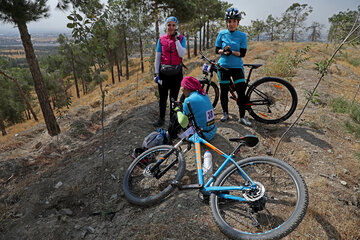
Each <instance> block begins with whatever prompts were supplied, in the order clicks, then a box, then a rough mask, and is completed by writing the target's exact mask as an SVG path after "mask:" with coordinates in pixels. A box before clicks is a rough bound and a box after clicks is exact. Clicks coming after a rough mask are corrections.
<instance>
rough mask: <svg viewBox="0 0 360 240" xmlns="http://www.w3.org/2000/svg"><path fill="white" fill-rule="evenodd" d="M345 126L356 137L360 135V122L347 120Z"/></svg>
mask: <svg viewBox="0 0 360 240" xmlns="http://www.w3.org/2000/svg"><path fill="white" fill-rule="evenodd" d="M345 128H346V130H348V131H349V132H350V133H353V134H355V136H356V137H360V124H357V123H354V122H351V121H349V120H347V121H346V122H345Z"/></svg>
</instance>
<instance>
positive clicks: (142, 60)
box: [139, 34, 144, 73]
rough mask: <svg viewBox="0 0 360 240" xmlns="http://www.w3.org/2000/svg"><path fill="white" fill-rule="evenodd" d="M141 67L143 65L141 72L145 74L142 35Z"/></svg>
mask: <svg viewBox="0 0 360 240" xmlns="http://www.w3.org/2000/svg"><path fill="white" fill-rule="evenodd" d="M139 40H140V65H141V72H142V73H144V56H143V43H142V36H141V34H140V39H139Z"/></svg>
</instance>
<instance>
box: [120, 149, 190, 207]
mask: <svg viewBox="0 0 360 240" xmlns="http://www.w3.org/2000/svg"><path fill="white" fill-rule="evenodd" d="M170 152H171V154H170V155H168V157H166V158H165V159H164V160H163V162H162V163H161V164H160V165H159V167H158V168H156V169H154V171H150V169H151V168H152V167H153V166H154V165H155V163H157V162H158V161H159V159H161V158H163V157H164V156H165V154H167V153H170ZM184 173H185V161H184V159H183V154H182V152H181V151H179V150H177V149H175V148H174V147H173V146H170V145H161V146H156V147H153V148H150V149H149V150H147V151H145V152H144V153H142V154H141V155H140V156H138V157H137V158H136V159H135V160H134V161H133V162H132V163H131V165H130V167H129V168H128V170H127V171H126V173H125V176H124V183H123V188H124V194H125V197H126V199H127V200H128V201H129V202H131V203H133V204H136V205H140V206H150V205H153V204H156V203H159V202H161V201H162V200H163V199H165V198H166V197H167V196H168V195H169V194H170V193H171V192H172V191H173V190H174V189H175V186H173V185H171V183H172V181H174V180H176V181H180V180H181V178H182V177H183V176H184Z"/></svg>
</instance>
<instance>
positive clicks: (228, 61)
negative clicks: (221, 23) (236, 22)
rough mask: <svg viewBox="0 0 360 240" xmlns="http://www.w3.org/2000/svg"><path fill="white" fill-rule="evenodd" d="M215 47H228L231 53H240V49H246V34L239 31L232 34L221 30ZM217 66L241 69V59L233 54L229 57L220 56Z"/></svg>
mask: <svg viewBox="0 0 360 240" xmlns="http://www.w3.org/2000/svg"><path fill="white" fill-rule="evenodd" d="M215 46H216V47H219V48H221V49H224V48H225V47H226V46H230V49H231V51H236V52H240V48H243V49H247V39H246V34H245V33H243V32H240V31H239V30H236V31H234V32H230V31H229V30H223V31H221V32H220V33H219V35H218V36H217V39H216V42H215ZM218 64H220V65H221V66H223V67H226V68H243V61H242V59H241V57H237V56H235V55H233V54H230V55H229V56H226V55H224V54H221V57H220V59H219V61H218Z"/></svg>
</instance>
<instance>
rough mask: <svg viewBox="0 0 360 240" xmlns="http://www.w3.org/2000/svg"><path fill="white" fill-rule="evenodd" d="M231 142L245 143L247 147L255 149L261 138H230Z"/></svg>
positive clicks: (251, 136) (252, 136) (250, 136)
mask: <svg viewBox="0 0 360 240" xmlns="http://www.w3.org/2000/svg"><path fill="white" fill-rule="evenodd" d="M229 140H230V141H231V142H245V144H246V146H249V147H254V146H255V145H256V144H258V142H259V138H258V137H256V136H254V135H245V136H244V137H239V138H230V139H229Z"/></svg>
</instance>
